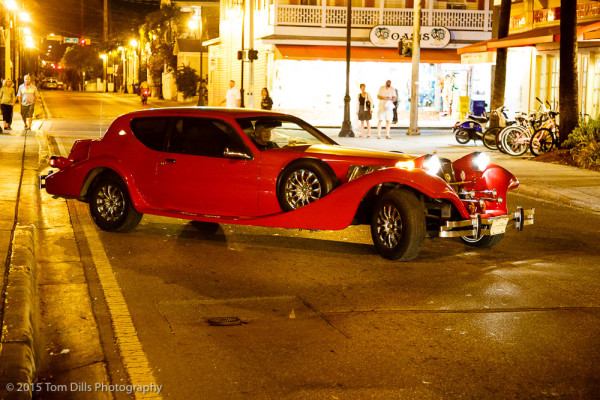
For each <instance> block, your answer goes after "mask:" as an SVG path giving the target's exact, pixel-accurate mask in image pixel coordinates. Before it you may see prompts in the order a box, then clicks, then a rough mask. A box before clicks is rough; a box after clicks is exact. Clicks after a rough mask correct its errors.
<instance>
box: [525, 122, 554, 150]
mask: <svg viewBox="0 0 600 400" xmlns="http://www.w3.org/2000/svg"><path fill="white" fill-rule="evenodd" d="M555 144H556V143H555V141H554V134H553V133H552V131H551V130H550V129H548V128H541V129H539V130H537V131H536V132H535V133H534V134H533V137H532V138H531V142H530V143H529V150H530V151H531V154H533V155H534V156H536V157H537V156H539V155H541V154H544V153H547V152H549V151H550V150H552V149H553V148H554V146H555Z"/></svg>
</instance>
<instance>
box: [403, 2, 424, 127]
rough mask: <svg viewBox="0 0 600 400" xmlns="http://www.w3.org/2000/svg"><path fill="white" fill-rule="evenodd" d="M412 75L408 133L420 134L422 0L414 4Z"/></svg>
mask: <svg viewBox="0 0 600 400" xmlns="http://www.w3.org/2000/svg"><path fill="white" fill-rule="evenodd" d="M413 10H414V17H413V38H412V42H413V48H412V76H411V83H410V126H409V128H408V131H407V132H406V134H407V135H420V134H421V132H420V131H419V64H420V63H421V0H417V1H415V2H414V4H413Z"/></svg>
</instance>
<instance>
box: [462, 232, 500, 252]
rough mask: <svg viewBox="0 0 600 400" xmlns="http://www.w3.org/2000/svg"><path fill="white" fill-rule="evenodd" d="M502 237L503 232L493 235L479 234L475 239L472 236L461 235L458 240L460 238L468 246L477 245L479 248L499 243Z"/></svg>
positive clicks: (486, 247)
mask: <svg viewBox="0 0 600 400" xmlns="http://www.w3.org/2000/svg"><path fill="white" fill-rule="evenodd" d="M503 237H504V233H501V234H500V235H494V236H480V237H479V238H477V239H476V238H475V237H473V236H461V238H460V240H462V241H463V243H466V244H468V245H469V246H473V247H479V248H481V249H488V248H490V247H493V246H495V245H497V244H498V243H500V241H501V240H502V238H503Z"/></svg>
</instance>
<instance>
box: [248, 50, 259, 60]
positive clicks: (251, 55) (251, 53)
mask: <svg viewBox="0 0 600 400" xmlns="http://www.w3.org/2000/svg"><path fill="white" fill-rule="evenodd" d="M248 60H250V61H254V60H258V50H254V49H250V50H248Z"/></svg>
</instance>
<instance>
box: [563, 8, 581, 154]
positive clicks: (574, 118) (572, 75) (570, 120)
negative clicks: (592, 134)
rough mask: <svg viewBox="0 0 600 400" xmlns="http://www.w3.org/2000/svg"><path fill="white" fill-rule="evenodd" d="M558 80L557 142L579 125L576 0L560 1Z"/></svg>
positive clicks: (565, 137)
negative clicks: (558, 117) (558, 123)
mask: <svg viewBox="0 0 600 400" xmlns="http://www.w3.org/2000/svg"><path fill="white" fill-rule="evenodd" d="M560 5H561V7H560V10H561V15H560V82H559V86H558V108H559V112H560V137H559V142H561V143H562V142H564V141H565V140H567V138H568V136H569V134H570V133H571V132H573V129H575V128H576V127H577V126H578V125H579V115H578V104H579V88H578V85H577V2H576V1H573V0H561V2H560Z"/></svg>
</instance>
